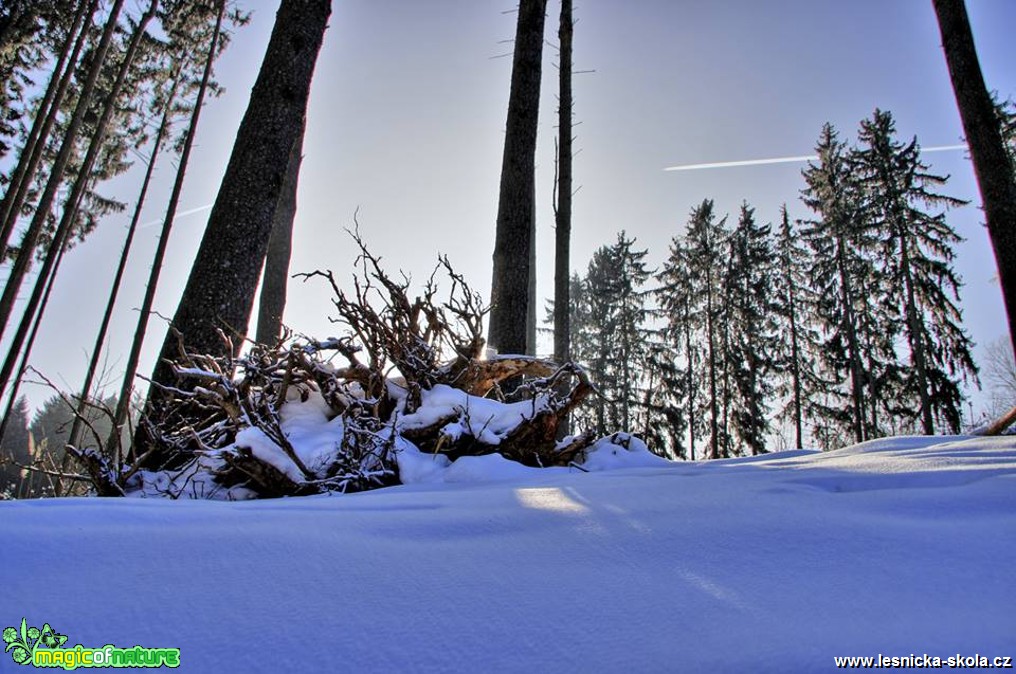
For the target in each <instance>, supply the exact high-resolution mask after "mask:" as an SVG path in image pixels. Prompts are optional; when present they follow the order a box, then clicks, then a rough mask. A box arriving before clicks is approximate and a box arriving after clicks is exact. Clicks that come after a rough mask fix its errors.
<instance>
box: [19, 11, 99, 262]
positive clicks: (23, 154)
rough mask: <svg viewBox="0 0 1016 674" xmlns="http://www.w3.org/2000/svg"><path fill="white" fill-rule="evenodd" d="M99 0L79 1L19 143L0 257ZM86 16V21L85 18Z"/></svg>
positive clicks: (51, 128) (71, 76) (30, 183)
mask: <svg viewBox="0 0 1016 674" xmlns="http://www.w3.org/2000/svg"><path fill="white" fill-rule="evenodd" d="M98 5H99V2H98V0H91V2H89V3H88V5H87V6H86V5H81V6H80V8H79V9H78V12H77V14H76V15H75V17H74V23H73V24H72V25H71V27H70V29H69V30H68V32H67V39H66V40H65V41H64V46H63V49H62V50H61V51H60V55H59V56H58V57H57V62H56V65H55V66H54V68H53V74H52V75H51V76H50V80H49V84H48V85H47V86H46V93H45V94H44V95H43V97H42V101H41V102H40V103H39V106H38V108H37V109H36V111H35V118H34V119H33V121H32V129H31V131H30V132H29V134H28V138H27V139H26V140H25V144H24V145H23V146H22V147H21V151H20V153H19V155H18V163H17V165H16V166H15V167H14V171H13V172H12V173H11V180H10V182H9V183H8V185H7V191H6V192H4V196H3V199H2V200H0V261H3V259H4V258H5V257H6V255H7V244H8V243H9V242H10V238H11V234H12V233H13V232H14V226H15V225H16V224H17V222H18V216H19V215H20V213H21V207H22V206H23V205H24V203H25V199H26V198H27V196H28V192H29V189H30V188H31V186H32V181H33V180H34V179H35V174H36V171H38V169H39V163H40V162H41V161H42V156H43V154H44V153H45V149H46V143H47V141H48V140H49V135H50V133H51V132H52V130H53V125H54V124H55V123H56V119H57V117H58V116H59V112H60V103H61V102H62V101H63V98H64V96H65V95H66V94H67V88H68V87H69V86H70V83H71V80H72V79H73V78H74V66H75V65H76V64H77V62H78V57H79V56H80V54H81V49H82V48H83V47H84V44H85V41H86V38H87V37H88V29H89V28H90V27H91V18H92V16H93V15H94V14H95V10H96V9H97V8H98ZM86 18H87V19H88V21H87V22H86V20H85V19H86Z"/></svg>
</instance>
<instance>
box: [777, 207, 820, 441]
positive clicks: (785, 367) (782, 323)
mask: <svg viewBox="0 0 1016 674" xmlns="http://www.w3.org/2000/svg"><path fill="white" fill-rule="evenodd" d="M774 259H775V263H776V267H777V269H776V274H775V277H774V282H775V291H774V292H775V307H774V315H775V318H776V322H777V326H778V328H777V329H778V332H779V334H782V335H783V339H781V340H777V343H776V346H777V349H778V356H777V362H776V367H777V370H778V371H779V372H780V374H781V385H780V386H779V387H778V392H779V393H780V394H781V395H782V396H783V397H785V398H786V403H785V404H784V406H783V409H782V410H781V411H780V413H779V415H778V416H779V417H781V418H789V419H790V422H791V423H792V424H793V427H794V446H795V447H796V448H797V449H801V448H803V447H804V426H805V420H806V417H805V414H806V407H805V400H804V397H805V391H806V390H811V389H813V388H814V387H815V365H814V355H813V354H814V353H815V352H816V344H817V343H818V335H817V334H816V332H815V330H814V328H813V327H812V319H811V309H810V307H811V305H812V304H813V303H814V299H813V298H812V297H811V294H810V292H809V288H808V283H807V279H806V277H805V270H806V269H807V268H808V267H809V266H810V260H809V252H808V249H807V248H806V247H805V246H803V245H802V244H801V241H800V237H799V236H798V234H797V232H795V231H794V229H793V228H792V226H791V222H790V217H789V215H788V214H787V205H786V204H784V205H783V208H782V209H780V228H779V231H778V232H777V235H776V242H775V249H774Z"/></svg>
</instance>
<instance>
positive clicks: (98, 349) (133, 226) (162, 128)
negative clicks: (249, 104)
mask: <svg viewBox="0 0 1016 674" xmlns="http://www.w3.org/2000/svg"><path fill="white" fill-rule="evenodd" d="M179 84H180V75H179V73H178V74H177V75H176V77H174V79H173V86H172V89H171V90H170V93H169V96H168V97H167V99H166V105H165V109H164V110H163V112H162V121H161V122H160V123H159V129H158V131H157V132H156V134H155V141H154V143H153V146H152V155H151V156H150V157H149V158H148V166H147V167H146V168H145V177H144V180H142V182H141V192H140V193H139V194H138V200H137V203H136V204H135V205H134V214H133V215H132V216H131V223H130V225H129V226H128V227H127V238H126V239H125V240H124V244H123V249H122V250H121V252H120V261H119V263H118V264H117V267H116V273H115V274H114V275H113V285H112V287H111V288H110V290H109V299H108V300H107V301H106V310H105V312H104V313H103V315H102V323H101V324H100V325H99V332H98V334H97V335H96V336H95V345H94V346H93V347H92V357H91V359H90V360H89V362H88V371H87V372H86V373H85V381H84V383H83V384H82V385H81V395H80V397H79V398H78V410H77V416H75V417H74V424H73V425H72V426H71V432H70V434H69V435H68V439H67V444H69V445H74V446H75V447H76V446H77V445H78V442H79V440H80V434H81V430H82V425H83V424H82V418H83V416H84V413H85V411H86V409H87V407H88V402H89V400H90V399H91V395H92V381H93V379H94V378H95V373H96V371H97V370H98V368H99V357H100V356H101V354H102V348H103V345H104V344H105V343H106V333H107V332H108V330H109V324H110V321H111V320H112V318H113V308H114V307H115V306H116V298H117V295H119V293H120V284H121V282H122V281H123V274H124V270H125V269H126V268H127V259H128V257H129V256H130V252H131V246H132V244H133V243H134V233H135V232H136V231H137V228H138V222H139V221H140V219H141V211H142V209H143V208H144V205H145V199H146V198H147V196H148V187H149V185H150V184H151V182H152V174H153V173H154V172H155V164H156V160H157V159H158V157H159V151H160V150H161V149H162V144H163V141H164V140H165V137H166V133H167V132H168V131H169V124H170V121H171V120H172V118H173V106H174V104H175V103H176V91H177V87H178V86H179ZM128 396H129V393H128ZM65 456H67V454H65Z"/></svg>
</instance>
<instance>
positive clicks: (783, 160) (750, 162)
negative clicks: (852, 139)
mask: <svg viewBox="0 0 1016 674" xmlns="http://www.w3.org/2000/svg"><path fill="white" fill-rule="evenodd" d="M966 149H967V146H966V145H965V144H963V145H939V146H938V147H922V148H921V152H946V151H949V150H966ZM817 160H818V156H817V155H813V154H812V155H802V156H800V157H771V158H769V159H742V160H741V161H718V162H712V163H710V164H682V165H681V166H668V167H667V168H665V169H663V170H664V171H697V170H698V169H713V168H730V167H732V166H760V165H762V164H792V163H796V162H803V161H817Z"/></svg>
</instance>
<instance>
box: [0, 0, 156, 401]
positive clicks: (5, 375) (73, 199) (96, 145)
mask: <svg viewBox="0 0 1016 674" xmlns="http://www.w3.org/2000/svg"><path fill="white" fill-rule="evenodd" d="M157 7H158V0H152V1H151V5H150V6H149V9H148V11H147V12H145V14H144V15H143V16H142V17H141V19H140V20H139V21H138V24H137V26H136V27H135V31H134V34H133V35H132V36H131V41H130V44H129V46H128V47H127V51H126V52H125V54H124V58H123V62H122V63H121V64H120V68H119V70H118V72H117V78H116V81H115V82H114V84H113V86H112V88H111V89H110V91H109V93H108V94H107V97H106V101H105V105H104V106H103V110H102V115H101V117H100V119H99V120H98V123H97V125H96V127H95V132H94V133H93V135H92V138H91V140H90V141H89V144H88V151H87V152H86V154H85V158H84V160H83V161H82V163H81V167H80V168H79V169H78V175H77V177H76V178H75V180H74V184H73V185H72V187H71V191H70V194H69V195H68V196H67V199H66V201H65V202H64V207H63V214H62V216H61V218H60V224H59V225H58V226H57V229H56V232H55V233H54V234H53V240H52V241H51V242H50V245H49V249H48V251H47V254H46V259H45V261H44V262H43V265H42V269H41V270H40V271H39V277H38V278H37V279H36V282H35V288H34V290H33V291H32V296H31V298H30V299H29V301H28V306H27V307H26V309H25V314H24V316H23V317H22V320H21V323H20V324H19V326H18V331H17V333H16V334H15V336H14V338H13V340H12V342H11V346H10V351H9V352H8V354H7V358H6V359H5V361H4V364H3V368H2V369H0V391H2V390H3V389H4V388H6V386H7V383H8V381H9V380H10V376H11V373H12V371H13V363H14V360H15V355H16V354H17V352H18V351H20V350H21V346H22V344H23V343H24V339H25V336H26V334H27V330H28V325H29V324H30V323H31V320H32V316H33V315H34V313H35V311H36V309H37V308H38V306H39V301H40V299H41V297H42V293H43V292H44V291H43V288H44V286H45V285H46V282H47V280H48V279H49V276H50V275H51V274H55V273H56V261H57V259H58V258H59V257H60V256H61V254H62V251H63V248H64V246H65V245H66V243H67V238H68V236H69V234H70V231H71V228H72V227H73V225H74V222H75V220H76V219H77V214H78V209H79V207H80V205H81V199H82V197H83V196H84V193H85V189H86V187H87V186H88V183H89V182H90V175H91V173H92V168H93V166H94V165H95V162H96V160H97V159H98V157H99V153H100V151H101V150H102V147H103V145H104V142H105V136H106V129H107V128H108V127H109V121H110V119H111V117H112V115H113V110H115V109H116V99H117V97H118V96H119V94H120V90H121V89H122V88H123V85H124V82H125V81H126V79H127V73H128V72H129V71H130V67H131V64H132V63H133V61H134V57H135V56H136V55H137V52H138V47H139V46H140V44H141V37H142V35H144V32H145V27H146V26H147V25H148V22H149V21H151V20H152V19H153V18H154V17H155V11H156V9H157ZM114 9H115V10H116V11H119V8H118V7H115V8H114ZM110 20H111V21H114V20H115V16H111V17H110ZM107 28H108V26H107ZM107 46H108V45H107ZM103 53H105V52H103ZM99 65H100V66H101V64H99ZM92 83H93V84H94V81H93V82H92ZM89 95H90V94H89ZM82 96H83V97H84V94H82ZM82 103H83V101H82V102H79V105H78V109H81V107H82ZM77 114H78V111H77V110H75V116H77ZM48 211H49V208H48V207H47V208H46V209H45V213H48ZM41 212H42V211H40V213H41ZM38 215H39V213H36V219H38ZM40 230H41V223H40ZM36 236H38V232H37V233H36ZM32 248H34V244H33V246H32ZM32 252H33V251H32V250H24V249H22V250H21V251H20V252H19V254H18V259H17V261H16V262H15V269H17V268H18V264H19V263H20V262H21V261H22V260H23V259H25V260H27V259H30V258H31V255H32ZM21 270H22V274H24V273H25V272H27V270H28V267H27V265H23V266H22V267H21ZM11 273H12V275H13V274H14V272H13V271H12V272H11ZM18 285H19V284H18V283H11V280H10V279H9V280H8V285H7V287H6V288H5V289H4V299H8V295H7V291H8V290H11V289H12V288H13V290H14V291H15V292H17V287H18ZM9 302H10V305H8V306H7V311H8V312H9V311H10V308H11V306H13V302H14V295H13V294H12V295H10V297H9ZM4 320H6V317H5V318H4Z"/></svg>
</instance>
